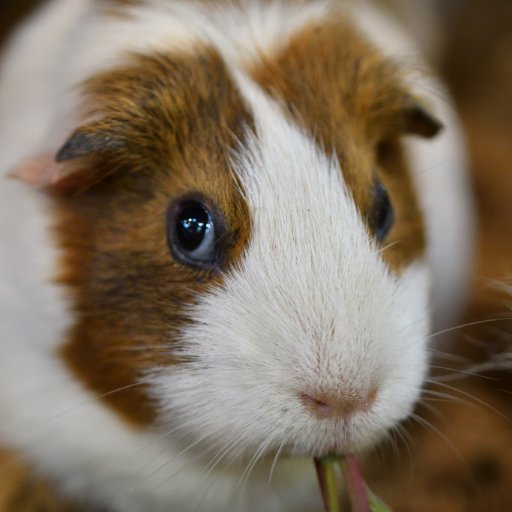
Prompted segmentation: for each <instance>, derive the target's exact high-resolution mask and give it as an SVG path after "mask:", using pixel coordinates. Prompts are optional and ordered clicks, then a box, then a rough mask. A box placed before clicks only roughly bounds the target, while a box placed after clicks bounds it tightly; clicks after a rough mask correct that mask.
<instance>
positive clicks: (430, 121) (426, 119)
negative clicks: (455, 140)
mask: <svg viewBox="0 0 512 512" xmlns="http://www.w3.org/2000/svg"><path fill="white" fill-rule="evenodd" d="M401 116H402V121H401V125H402V131H403V132H404V133H408V134H413V135H421V136H422V137H426V138H428V139H430V138H432V137H435V136H436V135H437V134H438V133H439V132H440V131H441V130H442V129H443V124H442V123H441V121H439V119H437V118H436V117H435V116H434V114H432V112H431V111H430V109H429V108H428V107H427V106H426V105H424V104H423V103H422V102H421V101H420V100H417V99H415V98H411V99H409V100H408V101H407V103H406V105H405V107H404V108H403V109H402V112H401Z"/></svg>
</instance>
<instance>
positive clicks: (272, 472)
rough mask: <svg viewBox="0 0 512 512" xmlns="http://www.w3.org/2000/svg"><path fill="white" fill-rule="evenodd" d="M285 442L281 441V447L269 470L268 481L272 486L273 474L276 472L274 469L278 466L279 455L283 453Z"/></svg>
mask: <svg viewBox="0 0 512 512" xmlns="http://www.w3.org/2000/svg"><path fill="white" fill-rule="evenodd" d="M284 443H285V442H284V441H283V442H282V443H281V445H280V446H279V449H278V450H277V452H276V455H275V457H274V460H273V461H272V466H271V467H270V472H269V475H268V482H267V485H268V486H270V482H271V481H272V475H273V474H274V470H275V468H276V465H277V461H278V459H279V455H281V451H282V450H283V447H284Z"/></svg>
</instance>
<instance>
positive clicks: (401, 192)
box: [252, 20, 435, 271]
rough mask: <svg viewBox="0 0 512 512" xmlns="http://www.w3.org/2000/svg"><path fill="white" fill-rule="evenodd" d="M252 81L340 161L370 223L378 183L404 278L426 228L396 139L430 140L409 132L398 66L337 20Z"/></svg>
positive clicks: (267, 63)
mask: <svg viewBox="0 0 512 512" xmlns="http://www.w3.org/2000/svg"><path fill="white" fill-rule="evenodd" d="M252 76H253V77H254V79H255V80H256V81H257V82H258V83H259V84H260V85H261V86H262V87H263V88H264V89H265V90H266V91H267V92H268V93H269V94H271V95H273V96H275V97H277V98H278V99H279V100H280V101H281V102H282V103H283V106H284V108H285V109H286V110H287V111H288V112H289V114H290V115H291V116H293V118H294V119H295V120H296V121H297V122H299V123H300V124H301V125H302V126H303V127H304V128H305V129H306V130H307V131H308V132H309V133H310V134H312V135H313V136H314V138H315V139H316V141H317V142H318V144H319V145H320V146H321V147H323V148H325V150H326V151H327V153H328V154H329V153H330V152H335V153H336V154H337V156H338V158H339V161H340V163H341V167H342V170H343V174H344V177H345V180H346V182H347V184H348V186H349V188H350V189H351V191H352V194H353V197H354V200H355V202H356V204H357V206H358V208H359V210H360V211H361V214H362V215H363V217H369V216H370V215H371V208H372V191H373V184H374V179H375V175H377V176H378V177H379V179H380V180H381V181H382V182H383V183H384V185H385V186H386V188H387V189H388V192H389V195H390V198H391V202H392V204H393V207H394V210H395V223H394V226H393V228H392V229H391V232H390V233H389V235H388V236H387V238H386V239H385V240H384V245H388V244H389V245H390V246H389V248H388V249H387V250H386V251H384V253H383V257H384V258H385V260H386V261H387V262H388V264H389V265H390V267H391V268H392V269H394V270H395V271H399V270H400V269H401V268H403V267H404V266H405V265H407V264H408V263H409V262H410V261H411V260H413V259H414V258H417V257H420V256H421V255H422V254H423V252H424V249H425V234H424V227H423V221H422V216H421V212H420V210H419V206H418V202H417V199H416V196H415V193H414V190H413V185H412V180H411V176H410V173H409V170H408V168H407V165H406V162H405V159H404V157H403V151H402V147H401V142H400V140H399V137H400V136H401V135H402V134H403V133H404V132H407V131H408V130H411V131H414V132H418V131H419V130H420V129H421V130H424V132H425V134H426V133H427V132H428V133H431V132H430V131H429V127H420V126H410V124H409V123H410V120H411V117H410V112H411V110H410V109H411V104H412V103H413V99H412V98H411V96H410V95H409V94H407V92H406V91H405V90H404V88H403V87H402V84H401V81H400V71H399V69H398V68H397V66H396V65H395V64H394V63H392V62H389V61H387V60H384V59H383V58H382V57H381V55H380V54H379V52H378V51H377V50H376V49H375V48H373V47H372V46H370V45H369V44H368V43H367V42H366V41H365V39H364V38H363V37H362V36H361V35H360V34H359V33H358V32H357V31H356V30H355V29H354V28H353V27H352V26H351V25H350V23H349V22H348V21H344V20H338V21H332V22H330V23H326V24H324V25H314V26H309V27H307V28H305V29H304V30H303V31H301V32H300V33H298V34H297V35H296V36H295V37H294V38H293V39H292V40H291V41H290V43H289V44H288V45H287V47H286V48H285V49H284V50H283V51H282V52H280V53H279V54H278V55H277V56H276V57H273V58H265V57H263V58H262V60H261V62H259V63H258V64H257V65H256V66H254V67H253V69H252ZM413 117H414V115H413ZM408 119H409V121H408ZM425 121H426V122H428V120H425ZM430 130H431V131H432V130H433V132H435V129H434V127H433V126H431V127H430ZM432 134H433V133H432Z"/></svg>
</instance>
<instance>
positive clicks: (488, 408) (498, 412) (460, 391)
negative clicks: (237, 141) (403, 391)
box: [426, 379, 512, 422]
mask: <svg viewBox="0 0 512 512" xmlns="http://www.w3.org/2000/svg"><path fill="white" fill-rule="evenodd" d="M426 382H428V383H429V384H432V385H435V386H440V387H443V388H445V389H448V390H450V391H453V392H455V393H460V394H461V395H463V396H466V397H468V398H469V399H471V400H474V401H475V402H477V403H478V404H480V405H482V406H483V407H484V408H485V409H487V410H488V411H491V412H493V413H495V414H497V415H498V416H500V417H501V418H502V419H504V420H506V421H507V422H511V421H512V420H511V419H510V418H509V417H508V416H507V415H506V414H504V413H502V412H501V411H500V410H498V409H496V407H493V406H492V405H489V404H488V403H487V402H484V401H483V400H482V399H480V398H478V397H477V396H475V395H472V394H471V393H468V392H467V391H463V390H462V389H459V388H456V387H455V386H450V385H449V384H446V383H444V382H436V381H433V380H430V379H426Z"/></svg>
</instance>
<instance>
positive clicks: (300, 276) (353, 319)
mask: <svg viewBox="0 0 512 512" xmlns="http://www.w3.org/2000/svg"><path fill="white" fill-rule="evenodd" d="M237 81H238V83H239V86H240V89H241V91H242V93H243V95H244V96H245V97H246V100H247V101H248V102H249V104H250V105H251V106H252V110H253V116H254V119H255V124H256V134H255V135H254V134H248V139H247V140H246V142H245V145H244V149H243V150H242V151H241V153H240V156H239V159H238V161H235V162H234V168H235V172H236V173H237V174H238V177H239V179H240V181H241V183H242V188H243V189H244V192H245V195H246V198H247V201H248V203H249V208H250V211H251V213H252V215H251V217H252V222H253V229H252V233H251V240H250V244H249V248H248V250H247V253H246V256H245V259H244V261H243V263H242V265H241V267H242V269H243V272H242V274H243V276H242V278H241V279H240V280H241V281H245V282H252V283H251V287H252V286H254V288H253V290H254V293H253V295H258V292H261V294H262V296H261V297H258V300H261V299H263V298H267V299H268V300H269V301H272V302H273V304H272V305H271V309H272V310H274V311H279V313H278V315H276V318H275V321H276V323H277V324H279V323H280V322H281V323H282V322H286V320H288V321H289V322H290V324H291V332H289V333H288V334H287V337H291V338H293V339H294V343H296V342H298V341H299V340H300V339H306V340H307V343H308V350H309V349H310V347H312V346H314V345H315V343H320V344H322V343H327V344H329V345H330V346H331V349H330V350H333V349H332V346H333V343H332V341H333V339H339V338H340V337H341V338H343V339H344V343H343V345H342V348H341V349H340V350H341V351H342V352H343V356H342V355H341V353H340V357H342V358H343V359H345V360H349V358H350V356H349V354H350V353H351V352H352V348H354V350H355V351H356V352H357V351H359V350H360V349H361V344H363V345H364V344H366V343H368V340H374V339H376V338H378V337H384V338H385V337H386V334H387V333H385V332H382V329H385V327H386V326H385V324H383V325H381V322H380V320H379V310H384V311H386V310H387V307H386V305H385V304H384V305H383V304H382V300H383V299H389V300H390V302H393V297H392V296H390V293H391V295H392V291H393V290H394V289H395V287H396V284H395V278H394V277H393V276H391V275H390V274H389V273H388V270H387V267H386V266H385V264H384V262H383V260H382V258H381V257H380V254H379V252H380V249H379V247H378V246H377V245H376V244H374V243H373V242H372V241H371V239H370V236H369V234H368V232H367V230H366V229H365V226H364V222H363V220H362V218H361V214H360V212H359V211H358V209H357V207H356V205H355V203H354V201H353V199H352V196H351V194H350V191H349V190H348V189H347V187H346V185H345V183H344V180H343V174H342V172H341V169H340V166H339V163H338V160H337V158H336V157H335V156H334V155H333V156H332V157H328V156H327V155H326V154H325V153H324V152H323V151H322V150H321V149H320V148H319V147H318V146H317V145H316V143H315V142H314V141H313V140H312V139H311V138H310V137H308V136H307V135H306V134H305V133H304V132H303V131H301V129H299V128H298V127H297V126H296V125H294V124H293V123H292V122H291V121H289V120H287V119H286V117H285V116H284V114H283V113H282V111H281V109H280V107H279V105H278V104H277V103H276V102H274V101H273V100H272V99H270V98H269V97H267V96H266V95H265V94H264V93H263V92H262V91H261V90H260V89H259V88H258V87H257V86H256V85H254V84H253V83H252V82H251V81H249V80H248V79H247V78H245V77H244V76H242V75H238V76H237ZM357 304H359V307H357V306H356V307H353V306H354V305H357ZM373 312H374V313H373ZM372 313H373V318H374V319H376V321H375V322H374V323H369V322H368V321H367V320H363V321H362V320H361V319H362V318H366V317H367V315H370V314H372ZM337 329H338V330H337ZM334 331H336V332H334ZM345 338H346V339H345ZM338 346H340V345H338ZM317 348H318V347H317ZM334 350H336V349H334ZM365 384H368V383H365Z"/></svg>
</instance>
